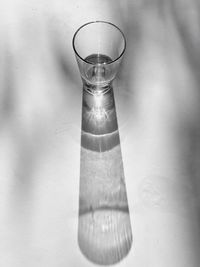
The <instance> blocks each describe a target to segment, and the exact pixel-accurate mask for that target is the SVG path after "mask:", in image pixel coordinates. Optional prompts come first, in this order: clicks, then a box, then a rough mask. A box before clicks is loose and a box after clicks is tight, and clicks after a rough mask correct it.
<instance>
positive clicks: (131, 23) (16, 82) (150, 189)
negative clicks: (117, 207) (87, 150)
mask: <svg viewBox="0 0 200 267" xmlns="http://www.w3.org/2000/svg"><path fill="white" fill-rule="evenodd" d="M199 12H200V8H199V3H198V1H195V0H192V1H189V2H188V1H183V0H182V1H181V0H178V1H177V0H176V1H167V0H166V1H156V0H155V1H152V0H151V1H131V0H129V1H122V0H117V1H116V0H115V1H114V0H110V1H108V0H85V1H81V0H75V1H71V0H70V1H69V0H65V1H63V0H60V1H55V0H52V1H46V0H42V1H41V0H40V1H24V0H21V1H20V0H13V1H11V0H10V1H9V0H7V1H2V0H1V8H0V51H1V52H0V266H3V267H25V266H26V267H27V266H28V267H46V266H48V267H55V266H56V267H64V266H67V267H68V266H70V267H79V266H82V267H84V266H85V267H86V266H87V267H89V266H93V264H92V263H90V262H89V261H87V260H86V259H85V258H84V256H83V255H82V254H81V252H80V250H79V248H78V245H77V222H78V197H79V169H80V133H81V104H82V103H81V97H82V85H81V80H80V76H79V72H78V68H77V64H76V61H75V57H74V53H73V50H72V45H71V39H72V36H73V33H74V31H75V30H76V29H77V28H78V27H79V26H81V25H82V24H83V23H86V22H88V21H92V20H108V21H111V22H113V23H115V24H116V25H118V26H119V27H121V29H122V30H123V31H124V33H125V35H126V37H127V50H126V54H125V56H124V61H123V64H122V68H121V72H120V74H119V79H118V80H117V82H116V85H115V100H116V109H117V114H118V123H119V131H120V137H121V148H122V155H123V162H124V170H125V179H126V186H127V193H128V201H129V208H130V216H131V222H132V231H133V246H132V249H131V251H130V253H129V255H128V256H127V257H126V258H125V259H124V260H123V261H122V262H120V263H119V264H118V266H121V267H122V266H123V267H125V266H126V267H131V266H139V267H169V266H171V267H198V266H199V264H200V256H199V255H200V254H199V252H200V251H199V250H200V231H199V220H200V219H199V190H200V185H199V174H200V169H199V157H200V146H199V143H200V136H199V133H200V131H199V125H200V121H199V118H200V104H199V103H200V102H199V100H200V91H199V77H198V76H199V75H198V74H199V70H200V65H199V62H200V57H199V55H200V53H199V52H200V51H199V43H200V38H199V36H200V31H199V25H200V24H199V21H200V20H199V14H200V13H199Z"/></svg>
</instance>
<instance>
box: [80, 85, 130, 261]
mask: <svg viewBox="0 0 200 267" xmlns="http://www.w3.org/2000/svg"><path fill="white" fill-rule="evenodd" d="M79 190H80V191H79V222H78V244H79V247H80V250H81V251H82V253H83V254H84V255H85V257H86V258H87V259H89V260H90V261H91V262H93V263H96V264H100V265H110V264H115V263H117V262H119V261H120V260H122V259H123V258H124V257H125V256H126V255H127V254H128V252H129V250H130V248H131V244H132V230H131V222H130V216H129V208H128V201H127V193H126V185H125V179H124V170H123V162H122V154H121V147H120V138H119V131H118V124H117V116H116V110H115V101H114V94H113V89H112V88H111V89H110V90H109V91H108V92H107V93H105V94H104V95H102V94H101V95H95V96H94V95H91V94H90V93H88V92H87V91H85V90H83V103H82V132H81V161H80V189H79Z"/></svg>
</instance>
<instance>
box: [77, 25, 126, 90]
mask: <svg viewBox="0 0 200 267" xmlns="http://www.w3.org/2000/svg"><path fill="white" fill-rule="evenodd" d="M73 48H74V51H75V55H76V59H77V62H78V66H79V70H80V74H81V77H82V80H83V85H84V89H85V90H87V91H89V92H90V93H92V94H99V93H105V92H106V91H108V90H109V89H110V84H111V82H112V81H113V79H114V78H115V77H116V74H117V72H118V69H119V66H120V63H121V59H122V55H123V54H124V51H125V48H126V40H125V37H124V34H123V32H122V31H121V30H120V29H119V28H118V27H117V26H115V25H114V24H112V23H110V22H105V21H95V22H89V23H87V24H84V25H83V26H81V27H80V28H79V29H78V30H77V31H76V33H75V34H74V37H73Z"/></svg>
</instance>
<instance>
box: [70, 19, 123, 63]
mask: <svg viewBox="0 0 200 267" xmlns="http://www.w3.org/2000/svg"><path fill="white" fill-rule="evenodd" d="M93 23H105V24H109V25H111V26H113V27H115V28H116V29H117V30H118V31H119V32H120V33H121V35H122V37H123V40H124V48H123V50H122V52H121V53H120V55H119V56H118V57H117V58H115V59H114V60H112V61H109V62H107V63H104V64H106V65H109V64H112V63H114V62H115V61H117V60H118V59H120V58H121V57H122V55H123V54H124V52H125V50H126V38H125V35H124V33H123V31H122V30H121V29H120V28H119V27H118V26H116V25H115V24H113V23H111V22H109V21H104V20H95V21H90V22H87V23H85V24H83V25H81V26H80V27H79V28H78V29H77V30H76V31H75V33H74V36H73V39H72V46H73V49H74V52H75V54H76V55H77V56H78V57H79V58H80V59H81V60H82V61H84V62H86V63H87V64H90V65H96V64H95V63H92V62H90V61H87V60H85V59H84V58H82V57H81V56H80V55H79V53H78V52H77V50H76V48H75V38H76V35H77V34H78V32H79V31H80V30H81V29H82V28H84V27H85V26H87V25H89V24H93Z"/></svg>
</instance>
